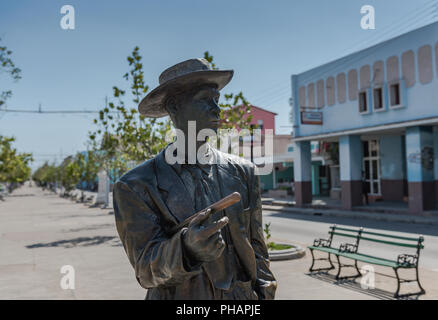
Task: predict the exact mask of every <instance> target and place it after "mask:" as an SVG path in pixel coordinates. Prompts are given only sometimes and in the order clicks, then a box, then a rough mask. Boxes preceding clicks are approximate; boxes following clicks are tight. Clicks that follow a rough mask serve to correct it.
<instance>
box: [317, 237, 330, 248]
mask: <svg viewBox="0 0 438 320" xmlns="http://www.w3.org/2000/svg"><path fill="white" fill-rule="evenodd" d="M331 245H332V241H331V240H330V239H321V238H320V239H315V240H314V241H313V246H315V247H326V248H329V247H330V246H331Z"/></svg>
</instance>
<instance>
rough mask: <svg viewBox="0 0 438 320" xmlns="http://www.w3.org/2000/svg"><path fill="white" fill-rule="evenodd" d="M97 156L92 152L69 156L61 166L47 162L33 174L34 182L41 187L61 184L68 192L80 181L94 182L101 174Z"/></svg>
mask: <svg viewBox="0 0 438 320" xmlns="http://www.w3.org/2000/svg"><path fill="white" fill-rule="evenodd" d="M96 159H97V156H96V154H95V153H94V152H92V151H87V153H86V154H83V153H77V154H76V156H74V157H73V156H69V157H67V158H65V159H64V161H63V162H62V163H61V164H60V165H59V166H55V165H49V164H48V163H47V162H46V163H45V164H44V165H43V166H41V167H40V168H38V169H37V170H36V171H35V172H34V174H33V180H34V181H35V182H36V183H37V184H38V185H40V186H47V185H50V184H54V183H60V184H61V186H63V187H64V188H65V190H66V191H71V190H73V189H74V188H75V187H76V185H77V184H78V183H79V182H80V181H85V182H87V183H89V182H94V181H96V179H97V173H98V172H99V168H100V167H99V163H98V161H97V160H96Z"/></svg>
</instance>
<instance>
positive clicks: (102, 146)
mask: <svg viewBox="0 0 438 320" xmlns="http://www.w3.org/2000/svg"><path fill="white" fill-rule="evenodd" d="M127 60H128V64H129V66H130V70H129V71H128V72H127V73H125V74H124V75H123V78H124V79H125V80H126V81H127V82H128V88H129V89H128V90H129V91H130V92H129V94H127V91H126V90H122V89H120V88H118V87H116V86H114V87H113V101H111V102H109V104H108V106H105V108H103V109H102V110H101V111H100V112H99V117H98V118H96V119H94V123H95V124H96V125H97V130H95V131H92V132H90V133H89V139H90V144H91V146H92V148H93V149H94V150H96V151H99V152H98V154H99V157H100V160H101V163H102V166H103V167H104V168H105V169H106V170H107V171H108V172H109V173H110V176H113V177H114V176H119V175H120V174H122V173H123V172H124V171H126V170H127V167H128V164H129V162H131V161H132V162H135V163H138V162H141V161H144V160H145V159H148V158H151V157H153V156H155V155H156V154H158V152H159V151H160V150H161V149H162V148H164V147H165V145H166V141H165V135H166V133H167V131H169V130H170V120H169V119H168V118H165V119H164V120H163V119H161V120H160V119H153V118H146V117H144V116H143V115H140V114H139V112H138V110H137V106H138V104H139V102H140V99H141V98H142V97H143V96H144V95H145V94H146V93H147V92H148V89H149V87H148V86H147V85H146V84H145V82H144V70H143V63H142V57H141V55H140V54H139V48H138V47H135V48H134V50H133V51H132V54H131V55H130V56H128V58H127ZM129 98H130V102H126V100H127V99H129Z"/></svg>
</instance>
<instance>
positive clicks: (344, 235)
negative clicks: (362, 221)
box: [329, 231, 357, 238]
mask: <svg viewBox="0 0 438 320" xmlns="http://www.w3.org/2000/svg"><path fill="white" fill-rule="evenodd" d="M329 233H330V234H333V235H335V236H342V237H349V238H357V234H348V233H342V232H333V231H330V232H329Z"/></svg>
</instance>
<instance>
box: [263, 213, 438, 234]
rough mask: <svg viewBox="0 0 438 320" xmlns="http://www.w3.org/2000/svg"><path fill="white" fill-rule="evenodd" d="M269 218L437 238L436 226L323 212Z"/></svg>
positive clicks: (273, 215) (274, 215)
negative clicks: (338, 215) (339, 215)
mask: <svg viewBox="0 0 438 320" xmlns="http://www.w3.org/2000/svg"><path fill="white" fill-rule="evenodd" d="M269 216H272V217H277V218H285V219H294V220H304V221H313V222H323V223H331V224H337V225H344V226H351V227H363V228H369V229H378V230H386V231H394V232H404V233H413V234H421V235H430V236H438V228H437V226H436V225H427V224H420V223H407V222H393V221H379V220H372V219H364V218H363V219H361V218H349V217H334V216H327V215H325V214H324V213H323V211H321V210H320V211H315V212H314V213H313V214H308V213H303V214H300V213H291V212H275V213H274V212H269Z"/></svg>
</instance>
